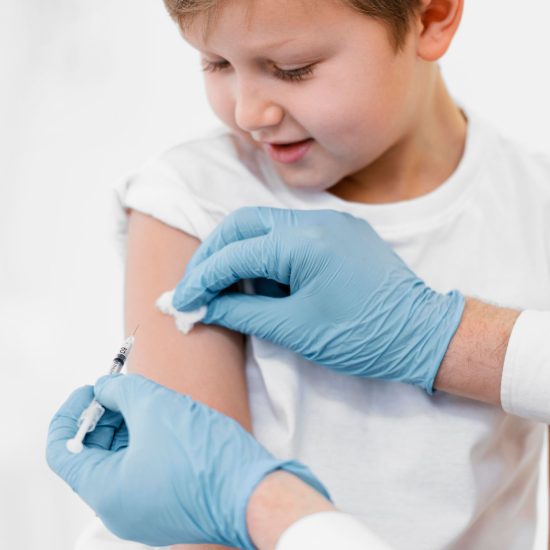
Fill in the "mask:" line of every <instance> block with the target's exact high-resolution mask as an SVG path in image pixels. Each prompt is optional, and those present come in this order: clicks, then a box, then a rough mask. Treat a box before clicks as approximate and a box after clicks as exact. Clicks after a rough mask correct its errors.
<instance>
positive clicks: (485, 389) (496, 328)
mask: <svg viewBox="0 0 550 550" xmlns="http://www.w3.org/2000/svg"><path fill="white" fill-rule="evenodd" d="M519 314H520V312H519V311H516V310H514V309H508V308H502V307H497V306H493V305H489V304H486V303H483V302H481V301H479V300H476V299H474V298H467V299H466V307H465V309H464V314H463V316H462V321H461V323H460V325H459V327H458V329H457V331H456V333H455V335H454V337H453V339H452V340H451V343H450V344H449V348H448V349H447V353H446V355H445V358H444V359H443V362H442V363H441V366H440V368H439V372H438V374H437V377H436V379H435V384H434V385H435V388H436V389H437V390H442V391H445V392H447V393H451V394H455V395H461V396H463V397H469V398H471V399H475V400H477V401H483V402H486V403H490V404H493V405H500V404H501V400H500V389H501V381H502V371H503V365H504V358H505V356H506V350H507V346H508V342H509V340H510V335H511V333H512V329H513V327H514V323H515V322H516V319H517V318H518V316H519Z"/></svg>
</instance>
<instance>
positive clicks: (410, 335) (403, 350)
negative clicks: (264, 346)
mask: <svg viewBox="0 0 550 550" xmlns="http://www.w3.org/2000/svg"><path fill="white" fill-rule="evenodd" d="M256 277H262V278H267V279H272V280H275V281H278V282H279V283H283V284H286V285H290V296H288V297H284V298H280V297H279V298H273V297H267V296H255V295H245V294H240V293H225V294H219V293H220V291H221V290H222V289H225V288H227V287H229V286H230V285H231V284H233V283H235V282H236V281H237V280H239V279H249V278H250V279H252V278H256ZM173 305H174V307H175V308H176V309H178V310H179V311H190V310H193V309H196V308H198V307H200V306H202V305H208V313H207V315H206V317H205V318H204V319H203V320H202V322H203V323H206V324H217V325H221V326H224V327H227V328H229V329H232V330H235V331H238V332H242V333H244V334H250V335H254V336H257V337H259V338H263V339H265V340H269V341H271V342H274V343H276V344H278V345H280V346H283V347H285V348H288V349H290V350H292V351H294V352H296V353H298V354H300V355H302V356H303V357H305V358H306V359H309V360H310V361H314V362H316V363H318V364H320V365H324V366H326V367H329V368H330V369H333V370H335V371H337V372H339V373H342V374H348V375H355V376H362V377H369V378H377V379H382V380H393V381H399V382H407V383H410V384H415V385H417V386H420V387H421V388H424V389H425V390H426V391H428V392H429V393H432V392H433V383H434V380H435V377H436V374H437V371H438V369H439V366H440V364H441V361H442V360H443V357H444V355H445V352H446V350H447V347H448V345H449V342H450V340H451V338H452V337H453V335H454V333H455V331H456V329H457V327H458V325H459V323H460V320H461V317H462V313H463V310H464V298H463V296H462V295H461V294H460V293H459V292H458V291H452V292H449V293H448V294H440V293H438V292H435V291H434V290H432V289H431V288H429V287H428V286H427V285H426V284H425V283H424V282H423V281H421V280H420V279H419V278H418V277H417V276H416V275H415V274H414V273H413V272H412V271H411V270H410V269H409V268H408V267H407V266H406V265H405V263H404V262H403V261H402V260H401V258H399V256H397V254H396V253H395V252H394V251H393V250H392V249H391V248H390V247H389V245H387V244H386V243H385V242H384V241H383V240H382V239H381V238H380V237H379V236H378V234H377V233H376V232H375V231H374V230H373V229H372V227H371V226H370V225H369V224H368V223H367V222H365V221H363V220H360V219H357V218H355V217H353V216H351V215H349V214H344V213H340V212H336V211H332V210H319V211H301V210H284V209H276V208H262V207H258V208H242V209H239V210H237V211H235V212H234V213H232V214H230V215H229V216H227V217H226V218H225V219H224V220H223V221H222V223H221V224H220V225H219V226H218V227H217V228H216V229H215V230H214V231H213V233H212V234H211V235H210V236H209V237H208V238H207V239H206V240H205V241H204V242H203V243H202V245H201V246H200V247H199V248H198V250H197V251H196V253H195V255H194V256H193V257H192V259H191V262H190V263H189V265H188V267H187V270H186V273H185V276H184V278H183V279H182V280H181V281H180V283H179V284H178V286H177V288H176V292H175V294H174V298H173Z"/></svg>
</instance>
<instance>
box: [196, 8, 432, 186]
mask: <svg viewBox="0 0 550 550" xmlns="http://www.w3.org/2000/svg"><path fill="white" fill-rule="evenodd" d="M203 22H204V21H203V16H202V15H201V16H199V17H197V20H196V21H194V22H193V25H192V27H191V28H190V29H188V30H187V31H186V32H185V38H186V40H187V41H188V42H189V43H190V44H191V45H192V46H194V47H196V48H197V49H198V50H200V51H201V55H202V63H203V65H207V64H208V63H211V64H221V65H218V70H215V71H214V72H208V71H207V72H205V85H206V92H207V96H208V100H209V102H210V104H211V106H212V108H213V110H214V112H215V113H216V115H217V116H218V117H219V118H220V119H221V120H222V121H223V122H224V123H225V124H226V125H227V126H229V127H230V128H231V129H232V130H233V131H234V132H235V133H236V134H239V135H240V136H242V137H243V138H245V139H246V140H247V141H249V142H252V143H254V144H255V145H256V146H258V147H262V148H263V149H264V150H265V151H266V154H269V153H268V150H267V147H266V146H265V145H262V143H259V142H277V143H292V142H297V141H301V140H305V139H311V140H313V141H312V144H311V147H310V148H309V150H308V152H307V153H306V155H305V156H304V157H303V158H301V159H300V160H298V161H296V162H292V163H283V162H280V161H277V160H273V159H272V161H271V162H272V163H273V164H274V166H275V168H276V170H277V172H278V173H279V175H280V176H281V178H282V179H283V181H284V182H285V183H286V184H287V185H289V186H291V187H295V188H303V189H305V188H309V189H328V188H330V187H332V186H333V185H335V184H336V183H338V182H339V181H341V180H342V179H343V178H345V177H346V176H350V175H352V174H356V173H358V172H360V171H361V169H362V168H364V167H366V166H369V165H371V164H372V163H373V162H375V161H376V160H377V159H378V158H379V157H381V155H383V154H384V153H386V152H390V151H391V149H392V148H393V147H395V146H398V144H399V142H400V141H401V140H403V139H404V138H405V137H406V135H407V133H409V132H410V131H411V130H412V128H413V126H414V124H415V120H417V119H418V117H419V115H420V112H419V111H420V109H421V102H422V97H423V89H422V85H421V82H422V81H423V80H425V78H424V77H425V73H424V71H425V63H424V64H423V63H421V62H419V60H418V58H417V56H416V51H415V38H414V35H413V33H410V36H409V37H408V40H407V43H406V45H405V47H404V48H403V50H402V51H400V52H396V51H395V48H394V45H393V42H392V38H391V36H390V33H389V31H388V28H387V27H386V26H385V25H384V24H383V23H381V22H380V21H377V20H374V19H372V18H370V17H367V16H364V15H361V14H360V13H358V12H356V11H354V10H353V9H351V8H350V7H348V6H346V5H345V4H343V3H342V2H341V1H340V0H323V1H319V0H301V1H299V0H254V1H253V2H251V1H249V0H229V1H227V2H224V3H223V4H222V7H221V8H220V11H219V13H218V15H217V17H216V18H215V19H214V20H213V21H212V23H211V28H210V32H209V35H208V38H207V40H206V42H204V41H203V39H202V28H201V25H202V24H203ZM306 66H311V69H312V73H311V74H306V75H305V76H304V78H303V80H295V81H292V80H285V79H284V78H283V77H282V76H281V71H291V70H295V69H299V68H303V67H306ZM294 72H296V71H294ZM423 73H424V74H423Z"/></svg>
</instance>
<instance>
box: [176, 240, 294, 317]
mask: <svg viewBox="0 0 550 550" xmlns="http://www.w3.org/2000/svg"><path fill="white" fill-rule="evenodd" d="M278 256H280V255H279V254H278V253H277V250H276V244H275V241H274V240H273V239H272V238H271V237H270V236H269V235H265V236H262V237H255V238H253V239H246V240H244V241H237V242H233V243H230V244H228V245H227V246H225V247H224V248H223V249H222V250H220V251H218V252H216V253H215V254H213V255H212V256H210V257H208V258H206V259H205V260H204V261H203V262H201V263H200V264H199V265H197V266H196V267H195V268H194V269H193V270H191V271H190V272H189V273H188V274H187V275H186V276H185V277H184V278H183V279H182V280H181V281H180V282H179V283H178V285H177V287H176V290H175V292H174V297H173V299H172V304H173V305H174V307H175V308H176V309H177V310H179V311H191V310H195V309H198V308H199V307H201V306H203V305H207V304H208V303H209V302H210V301H211V300H212V299H213V298H214V296H216V295H217V294H218V293H219V292H220V291H222V290H224V289H226V288H228V287H229V286H231V285H232V284H234V283H236V282H237V281H239V280H241V279H254V278H257V277H264V278H267V279H273V280H275V281H278V282H279V283H283V284H288V278H289V277H288V273H289V269H285V266H284V265H282V261H281V258H279V257H278Z"/></svg>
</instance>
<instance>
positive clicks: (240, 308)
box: [201, 293, 292, 344]
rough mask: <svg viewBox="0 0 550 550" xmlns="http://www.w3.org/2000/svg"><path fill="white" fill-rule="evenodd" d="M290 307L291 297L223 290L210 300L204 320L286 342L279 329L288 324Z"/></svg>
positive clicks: (267, 338)
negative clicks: (274, 296) (223, 291)
mask: <svg viewBox="0 0 550 550" xmlns="http://www.w3.org/2000/svg"><path fill="white" fill-rule="evenodd" d="M291 309H292V308H291V297H287V298H271V297H270V296H257V295H251V294H241V293H228V294H221V295H219V296H217V297H216V298H214V299H213V300H212V301H211V302H210V303H209V304H208V311H207V313H206V316H205V317H204V319H203V320H202V321H201V322H202V323H204V324H213V325H218V326H222V327H225V328H228V329H230V330H233V331H235V332H240V333H242V334H247V335H251V336H257V337H258V338H262V339H264V340H268V341H270V342H273V343H275V344H283V343H282V342H281V341H280V339H281V337H282V332H281V330H279V329H280V328H281V327H282V326H285V325H286V324H287V321H288V318H289V316H290V315H291Z"/></svg>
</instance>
